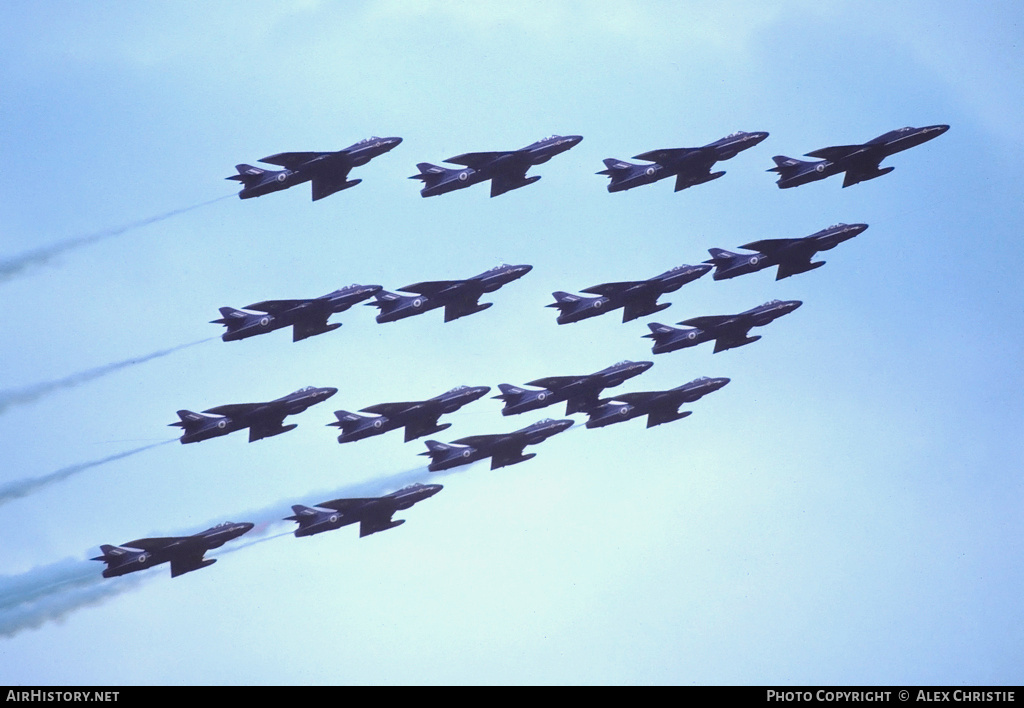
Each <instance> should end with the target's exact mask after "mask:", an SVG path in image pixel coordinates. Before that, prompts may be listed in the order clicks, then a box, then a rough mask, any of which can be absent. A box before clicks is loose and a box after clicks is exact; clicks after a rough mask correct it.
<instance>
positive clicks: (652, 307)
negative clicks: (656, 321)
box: [622, 293, 658, 322]
mask: <svg viewBox="0 0 1024 708" xmlns="http://www.w3.org/2000/svg"><path fill="white" fill-rule="evenodd" d="M657 311H658V294H657V293H647V294H644V295H642V296H638V297H631V298H629V300H627V301H626V306H625V307H624V308H623V310H622V321H623V322H629V321H630V320H635V319H636V318H637V317H646V316H647V315H650V314H653V313H655V312H657Z"/></svg>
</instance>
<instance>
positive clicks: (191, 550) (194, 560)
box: [92, 521, 253, 578]
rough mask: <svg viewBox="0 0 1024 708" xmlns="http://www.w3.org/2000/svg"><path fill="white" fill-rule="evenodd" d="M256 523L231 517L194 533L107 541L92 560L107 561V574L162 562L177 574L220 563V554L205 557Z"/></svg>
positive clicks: (105, 571) (247, 530)
mask: <svg viewBox="0 0 1024 708" xmlns="http://www.w3.org/2000/svg"><path fill="white" fill-rule="evenodd" d="M252 527H253V525H252V524H250V523H248V522H246V523H241V524H236V523H234V522H232V521H227V522H225V523H223V524H218V525H217V526H214V527H213V528H209V529H206V530H205V531H200V532H199V533H197V534H195V535H193V536H169V537H166V538H140V539H137V540H135V541H129V542H128V543H123V544H121V545H120V546H110V545H103V546H100V550H101V551H103V555H101V556H96V557H95V558H93V559H92V560H97V561H103V562H104V563H106V564H107V567H106V569H104V571H103V577H104V578H113V577H116V576H118V575H125V574H127V573H134V572H135V571H137V570H145V569H146V568H152V567H153V566H154V565H160V564H161V563H170V564H171V577H172V578H176V577H178V576H179V575H182V574H184V573H191V572H192V571H193V570H199V569H200V568H205V567H206V566H208V565H213V564H214V563H216V562H217V559H216V558H203V554H204V553H206V552H207V551H209V550H212V549H214V548H220V547H221V546H223V545H224V544H225V543H227V542H228V541H230V540H231V539H234V538H238V537H239V536H241V535H242V534H244V533H248V532H249V531H251V530H252Z"/></svg>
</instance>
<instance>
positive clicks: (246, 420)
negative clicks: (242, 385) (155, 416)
mask: <svg viewBox="0 0 1024 708" xmlns="http://www.w3.org/2000/svg"><path fill="white" fill-rule="evenodd" d="M337 392H338V389H336V388H317V387H316V386H307V387H306V388H300V389H299V390H298V391H295V392H294V393H289V394H288V395H287V396H282V397H281V398H277V399H274V400H273V401H268V402H267V403H234V404H229V405H226V406H217V407H215V408H207V409H206V410H205V411H203V412H202V413H193V412H192V411H188V410H180V411H178V417H179V418H181V420H179V421H177V422H174V423H169V425H171V426H176V427H179V428H183V429H184V431H185V433H184V435H182V436H181V442H182V444H186V443H193V442H199V441H201V440H209V439H210V438H216V437H219V436H221V435H227V434H228V433H233V432H235V431H236V430H242V429H243V428H249V442H253V441H255V440H262V439H263V438H269V437H272V436H274V435H280V434H281V433H287V432H288V431H289V430H292V429H294V428H297V427H298V426H297V425H295V424H294V423H293V424H292V425H284V419H285V417H286V416H289V415H294V414H296V413H301V412H302V411H304V410H306V409H307V408H309V407H310V406H315V405H316V404H317V403H320V402H321V401H326V400H327V399H328V398H330V397H331V396H333V395H334V394H335V393H337Z"/></svg>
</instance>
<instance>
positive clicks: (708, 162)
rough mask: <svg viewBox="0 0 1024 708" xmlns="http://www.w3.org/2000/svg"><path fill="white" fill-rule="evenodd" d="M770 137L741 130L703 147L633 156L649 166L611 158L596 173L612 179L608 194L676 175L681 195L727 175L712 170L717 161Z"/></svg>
mask: <svg viewBox="0 0 1024 708" xmlns="http://www.w3.org/2000/svg"><path fill="white" fill-rule="evenodd" d="M767 137H768V133H744V132H742V131H740V132H738V133H732V134H731V135H727V136H725V137H724V138H721V139H719V140H716V141H715V142H713V143H708V144H707V145H705V146H704V147H699V148H670V149H667V150H651V151H650V152H643V153H640V154H639V155H634V156H633V159H634V160H646V161H648V162H650V163H652V164H650V165H638V164H636V163H633V162H626V161H625V160H618V159H616V158H614V157H610V158H608V159H607V160H605V161H604V166H605V169H603V170H601V171H600V172H598V173H597V174H599V175H607V176H608V177H611V183H610V184H609V185H608V191H609V192H624V191H626V190H627V189H633V187H640V186H642V185H645V184H653V183H654V182H657V181H658V180H661V179H665V178H666V177H672V176H673V175H674V176H675V178H676V187H675V191H677V192H678V191H679V190H681V189H686V188H687V187H693V186H695V185H698V184H704V183H705V182H710V181H711V180H713V179H718V178H719V177H721V176H722V175H724V174H725V172H712V171H711V168H712V167H713V166H714V164H715V163H716V162H719V161H720V160H728V159H729V158H732V157H736V155H737V154H739V153H740V152H741V151H743V150H746V149H747V148H752V147H754V146H755V145H757V144H758V143H759V142H761V141H762V140H764V139H765V138H767Z"/></svg>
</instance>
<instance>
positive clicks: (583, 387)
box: [494, 361, 654, 415]
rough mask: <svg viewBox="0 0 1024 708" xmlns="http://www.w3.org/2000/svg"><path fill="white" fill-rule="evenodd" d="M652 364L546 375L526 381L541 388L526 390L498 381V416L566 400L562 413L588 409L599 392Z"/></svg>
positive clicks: (624, 364)
mask: <svg viewBox="0 0 1024 708" xmlns="http://www.w3.org/2000/svg"><path fill="white" fill-rule="evenodd" d="M652 366H654V362H652V361H620V362H619V363H618V364H615V365H613V366H609V367H608V368H607V369H601V370H600V371H596V372H594V373H593V374H586V375H584V376H548V377H547V378H543V379H537V380H536V381H530V382H529V383H527V384H526V385H527V386H541V387H542V388H541V390H539V391H536V390H528V389H524V388H520V387H518V386H511V385H509V384H499V385H498V388H499V389H500V390H501V393H500V394H499V395H497V396H494V398H498V399H501V400H502V401H504V402H505V407H504V408H502V409H501V414H502V415H516V414H517V413H525V412H526V411H532V410H536V409H538V408H544V407H545V406H550V405H551V404H553V403H558V402H559V401H567V403H566V406H565V414H566V415H572V414H573V413H578V412H580V411H584V412H585V411H588V410H590V409H591V408H593V407H594V406H596V405H597V404H598V397H599V396H600V395H601V391H603V390H604V389H606V388H612V387H614V386H619V385H621V384H622V383H623V382H624V381H625V380H626V379H631V378H633V377H634V376H639V375H640V374H642V373H643V372H645V371H647V370H648V369H649V368H651V367H652Z"/></svg>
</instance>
